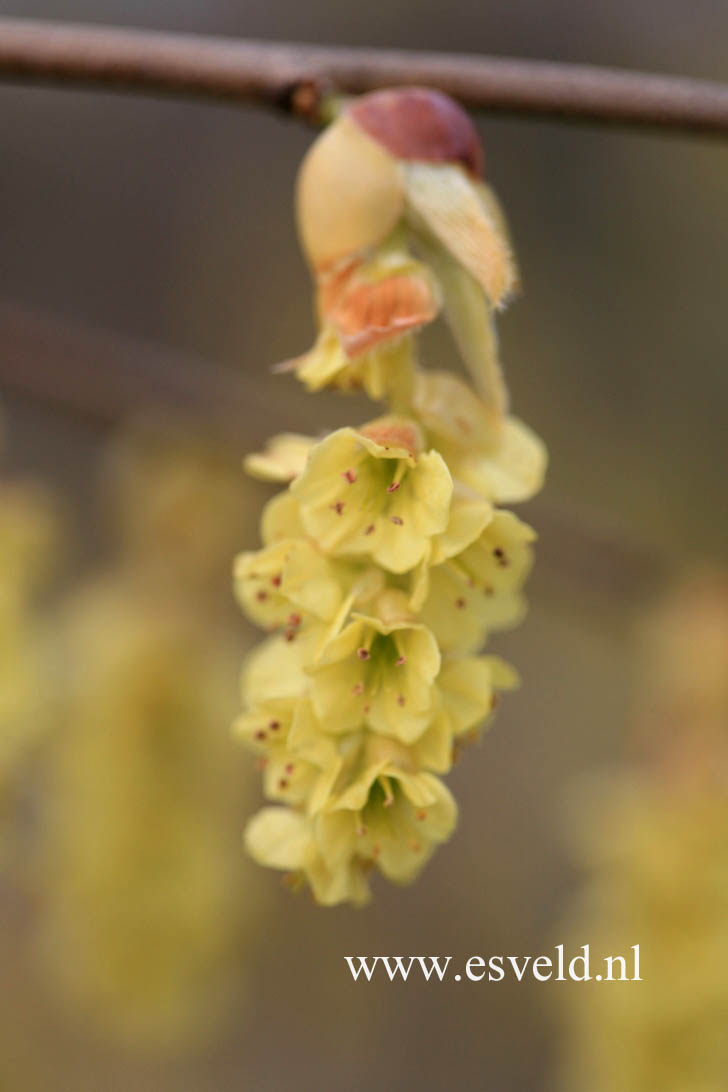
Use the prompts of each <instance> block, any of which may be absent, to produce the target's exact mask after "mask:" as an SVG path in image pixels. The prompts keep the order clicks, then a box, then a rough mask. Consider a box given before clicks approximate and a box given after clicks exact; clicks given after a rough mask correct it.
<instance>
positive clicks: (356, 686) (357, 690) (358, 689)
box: [351, 682, 364, 696]
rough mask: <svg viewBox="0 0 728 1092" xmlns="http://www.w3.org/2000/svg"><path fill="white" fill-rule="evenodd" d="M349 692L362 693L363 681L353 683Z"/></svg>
mask: <svg viewBox="0 0 728 1092" xmlns="http://www.w3.org/2000/svg"><path fill="white" fill-rule="evenodd" d="M351 692H352V694H356V695H357V696H358V695H359V694H363V693H364V683H363V682H358V683H354V685H353V686H352V688H351Z"/></svg>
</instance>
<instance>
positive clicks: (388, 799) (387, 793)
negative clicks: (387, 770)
mask: <svg viewBox="0 0 728 1092" xmlns="http://www.w3.org/2000/svg"><path fill="white" fill-rule="evenodd" d="M378 781H379V784H380V785H381V786H382V789H383V790H384V807H385V808H391V806H392V804H393V803H394V796H393V795H392V786H391V784H390V782H389V778H388V777H380V778H378Z"/></svg>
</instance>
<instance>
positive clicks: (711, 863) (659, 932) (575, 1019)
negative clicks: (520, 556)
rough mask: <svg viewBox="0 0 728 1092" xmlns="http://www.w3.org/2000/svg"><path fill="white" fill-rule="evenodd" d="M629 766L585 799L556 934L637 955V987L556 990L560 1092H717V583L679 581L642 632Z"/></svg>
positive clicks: (722, 612)
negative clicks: (564, 924) (562, 928)
mask: <svg viewBox="0 0 728 1092" xmlns="http://www.w3.org/2000/svg"><path fill="white" fill-rule="evenodd" d="M645 636H646V648H645V655H644V656H643V658H642V663H641V678H642V679H643V689H642V692H641V693H640V695H639V707H638V715H637V725H636V728H637V731H636V739H637V741H638V743H639V750H640V752H641V760H640V761H639V762H638V763H635V766H634V768H633V770H632V771H631V772H630V773H625V774H622V775H620V776H616V775H615V777H614V778H612V779H611V780H610V781H609V782H607V783H606V784H604V785H602V786H601V787H600V788H599V789H598V791H596V792H595V793H594V794H593V796H592V799H591V804H590V806H589V809H588V813H587V821H586V822H584V817H583V815H582V818H581V824H582V827H583V833H582V836H581V838H580V853H579V859H580V861H581V863H582V866H583V867H584V868H585V869H586V870H587V879H586V882H585V884H584V886H583V888H582V891H581V893H580V896H579V899H578V903H577V905H576V906H575V907H574V908H573V909H572V911H571V914H570V917H569V921H568V926H569V932H570V933H571V935H572V937H573V939H574V943H576V944H583V943H584V942H585V941H587V940H588V941H589V942H590V943H591V945H592V949H593V955H594V956H595V957H597V958H601V957H603V956H604V955H608V954H614V953H619V952H622V951H625V950H627V949H628V948H629V946H631V945H632V944H640V946H641V974H642V977H643V979H644V981H642V982H639V983H633V982H614V983H596V982H592V983H589V984H588V985H586V986H584V985H579V986H570V987H569V988H568V993H567V996H566V1004H565V1008H564V1010H563V1013H562V1015H563V1023H562V1027H563V1029H564V1031H565V1053H566V1060H565V1065H564V1083H563V1085H562V1086H560V1087H564V1088H568V1089H569V1090H571V1089H573V1090H574V1092H583V1090H584V1089H589V1092H613V1090H614V1089H619V1090H620V1092H667V1090H670V1092H672V1090H673V1089H674V1090H675V1092H723V1089H725V1087H726V1084H725V1082H726V1074H727V1073H728V1037H727V1036H726V1018H727V1017H728V978H727V977H726V973H725V968H726V966H728V687H727V685H726V680H727V679H728V576H727V575H726V574H723V573H715V572H712V573H708V572H704V573H699V574H696V575H695V576H693V577H690V578H688V579H686V580H685V581H684V582H683V583H682V585H681V586H680V587H679V588H678V589H676V591H675V592H674V594H673V595H672V597H671V598H670V600H669V601H668V602H667V603H665V604H664V606H663V607H662V608H661V609H660V610H659V611H657V612H656V613H655V615H654V617H653V618H652V619H651V620H650V622H649V624H648V626H647V627H646V634H645Z"/></svg>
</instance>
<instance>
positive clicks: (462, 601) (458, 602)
mask: <svg viewBox="0 0 728 1092" xmlns="http://www.w3.org/2000/svg"><path fill="white" fill-rule="evenodd" d="M467 605H468V603H467V599H463V598H462V596H461V597H460V598H459V599H456V600H455V606H456V607H457V608H458V610H462V609H463V607H466V606H467Z"/></svg>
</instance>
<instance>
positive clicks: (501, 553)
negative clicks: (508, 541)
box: [493, 546, 508, 569]
mask: <svg viewBox="0 0 728 1092" xmlns="http://www.w3.org/2000/svg"><path fill="white" fill-rule="evenodd" d="M493 557H495V558H497V559H498V564H499V565H500V567H501V568H502V569H505V568H506V566H507V565H508V558H507V557H506V552H505V550H504V549H502V547H500V546H496V548H495V549H494V550H493Z"/></svg>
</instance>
